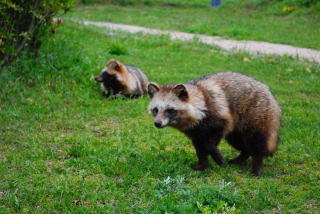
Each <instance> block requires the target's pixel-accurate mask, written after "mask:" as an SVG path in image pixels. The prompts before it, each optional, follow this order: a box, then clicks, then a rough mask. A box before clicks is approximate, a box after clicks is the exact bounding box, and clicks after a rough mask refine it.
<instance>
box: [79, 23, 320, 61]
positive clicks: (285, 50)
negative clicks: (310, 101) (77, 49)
mask: <svg viewBox="0 0 320 214" xmlns="http://www.w3.org/2000/svg"><path fill="white" fill-rule="evenodd" d="M83 23H84V24H85V25H95V26H100V27H105V28H108V29H110V30H120V31H127V32H129V33H144V34H168V35H170V37H171V39H173V40H175V39H178V40H182V41H192V40H193V39H194V38H197V39H198V40H200V41H201V42H203V43H205V44H209V45H217V46H219V47H221V48H222V49H224V50H227V51H232V50H243V51H247V52H249V53H251V54H255V55H261V54H278V55H290V56H298V57H300V58H303V59H307V60H309V61H314V62H318V63H320V51H318V50H313V49H308V48H298V47H294V46H290V45H282V44H272V43H268V42H256V41H238V40H229V39H224V38H222V37H217V36H205V35H197V34H191V33H183V32H176V31H163V30H156V29H151V28H145V27H139V26H133V25H124V24H115V23H108V22H92V21H83Z"/></svg>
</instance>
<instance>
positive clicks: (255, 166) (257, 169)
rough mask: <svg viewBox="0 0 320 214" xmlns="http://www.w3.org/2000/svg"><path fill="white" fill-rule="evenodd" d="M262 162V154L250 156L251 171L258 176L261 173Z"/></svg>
mask: <svg viewBox="0 0 320 214" xmlns="http://www.w3.org/2000/svg"><path fill="white" fill-rule="evenodd" d="M262 162H263V156H256V155H253V156H252V168H251V172H252V173H253V174H254V175H255V176H257V177H260V175H261V169H262Z"/></svg>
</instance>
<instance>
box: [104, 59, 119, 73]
mask: <svg viewBox="0 0 320 214" xmlns="http://www.w3.org/2000/svg"><path fill="white" fill-rule="evenodd" d="M107 66H108V67H111V68H112V69H114V70H116V71H120V65H119V62H118V61H117V60H115V59H112V60H110V61H109V62H108V65H107Z"/></svg>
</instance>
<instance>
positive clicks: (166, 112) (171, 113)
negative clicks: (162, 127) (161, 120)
mask: <svg viewBox="0 0 320 214" xmlns="http://www.w3.org/2000/svg"><path fill="white" fill-rule="evenodd" d="M175 113H176V110H174V109H173V108H169V109H167V110H165V114H169V115H173V114H175Z"/></svg>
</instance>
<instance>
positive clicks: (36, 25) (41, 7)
mask: <svg viewBox="0 0 320 214" xmlns="http://www.w3.org/2000/svg"><path fill="white" fill-rule="evenodd" d="M73 4H74V1H73V0H30V1H24V0H3V1H1V2H0V70H1V69H2V68H3V67H4V66H8V65H10V64H11V63H12V62H13V61H14V60H15V59H16V58H17V57H18V56H19V55H20V53H21V51H23V50H26V51H28V53H30V55H31V56H34V57H36V56H37V53H38V50H39V48H40V46H41V43H42V41H43V40H44V39H45V38H46V37H47V36H48V35H49V33H55V29H54V28H52V20H53V16H54V15H56V14H57V13H58V12H60V11H64V12H66V11H68V10H69V9H70V8H71V7H72V6H73Z"/></svg>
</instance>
